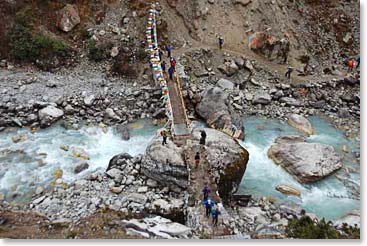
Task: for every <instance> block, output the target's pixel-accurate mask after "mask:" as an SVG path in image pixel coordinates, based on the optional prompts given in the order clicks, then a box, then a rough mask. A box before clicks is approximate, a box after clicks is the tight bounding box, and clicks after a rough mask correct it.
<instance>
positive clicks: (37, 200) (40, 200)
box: [32, 196, 46, 205]
mask: <svg viewBox="0 0 367 246" xmlns="http://www.w3.org/2000/svg"><path fill="white" fill-rule="evenodd" d="M45 199H46V196H41V197H38V198H37V199H35V200H33V202H32V203H33V204H35V205H37V204H40V203H41V202H43V200H45Z"/></svg>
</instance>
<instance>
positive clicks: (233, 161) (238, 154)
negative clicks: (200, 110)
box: [186, 128, 249, 202]
mask: <svg viewBox="0 0 367 246" xmlns="http://www.w3.org/2000/svg"><path fill="white" fill-rule="evenodd" d="M201 130H204V131H205V132H206V135H207V137H206V159H207V160H208V163H210V165H211V170H212V172H213V173H214V175H215V176H217V177H219V180H218V192H219V195H220V197H221V198H222V199H223V201H224V202H226V201H227V199H228V198H229V196H230V194H231V192H232V191H233V190H236V189H237V187H238V185H239V184H240V182H241V180H242V176H243V175H244V173H245V171H246V167H247V162H248V158H249V153H248V152H247V150H246V149H244V148H243V147H242V146H241V145H239V144H238V142H237V141H235V140H234V139H233V138H232V137H230V136H228V135H227V134H225V133H222V132H220V131H217V130H214V129H210V128H204V129H199V128H196V129H194V130H193V133H192V139H193V140H194V143H198V142H199V140H200V138H201ZM188 147H190V145H189V146H188ZM188 154H189V153H187V154H186V155H188Z"/></svg>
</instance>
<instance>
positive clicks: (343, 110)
mask: <svg viewBox="0 0 367 246" xmlns="http://www.w3.org/2000/svg"><path fill="white" fill-rule="evenodd" d="M338 116H339V117H340V118H344V119H345V118H349V117H350V113H349V109H348V108H340V109H339V110H338Z"/></svg>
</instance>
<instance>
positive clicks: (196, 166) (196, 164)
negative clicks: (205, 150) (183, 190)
mask: <svg viewBox="0 0 367 246" xmlns="http://www.w3.org/2000/svg"><path fill="white" fill-rule="evenodd" d="M194 159H195V168H198V167H199V163H200V154H199V152H196V155H195V158H194Z"/></svg>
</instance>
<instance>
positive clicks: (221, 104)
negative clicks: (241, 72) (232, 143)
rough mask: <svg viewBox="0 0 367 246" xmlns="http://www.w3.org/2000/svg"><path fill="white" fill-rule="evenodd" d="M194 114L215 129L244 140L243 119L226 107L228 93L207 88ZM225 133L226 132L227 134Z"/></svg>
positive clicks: (215, 88) (214, 88) (217, 88)
mask: <svg viewBox="0 0 367 246" xmlns="http://www.w3.org/2000/svg"><path fill="white" fill-rule="evenodd" d="M195 110H196V113H197V114H198V115H199V116H200V117H202V118H203V119H205V121H206V123H207V124H208V125H209V126H210V127H212V128H215V129H219V130H223V129H229V131H230V132H232V133H234V134H236V135H234V137H236V138H239V139H243V138H244V126H243V119H242V117H241V116H240V115H238V114H237V113H235V112H234V111H233V110H232V109H231V108H230V107H229V106H228V93H226V92H224V90H223V89H221V88H219V87H209V88H207V89H206V90H205V91H204V92H203V93H202V95H201V99H200V102H199V103H198V104H197V105H196V108H195ZM229 131H227V132H229Z"/></svg>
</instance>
